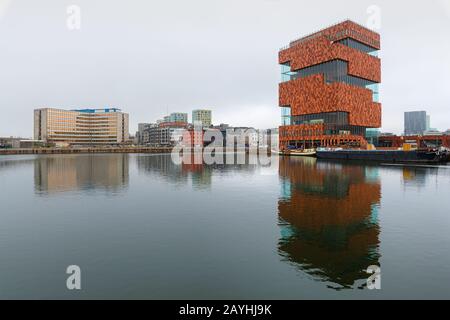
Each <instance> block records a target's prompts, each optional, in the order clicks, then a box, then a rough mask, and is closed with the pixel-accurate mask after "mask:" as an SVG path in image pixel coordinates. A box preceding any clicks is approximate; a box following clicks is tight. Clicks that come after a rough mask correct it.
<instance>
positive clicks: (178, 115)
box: [169, 112, 188, 123]
mask: <svg viewBox="0 0 450 320" xmlns="http://www.w3.org/2000/svg"><path fill="white" fill-rule="evenodd" d="M169 122H183V123H187V122H188V114H187V113H183V112H173V113H171V114H170V115H169Z"/></svg>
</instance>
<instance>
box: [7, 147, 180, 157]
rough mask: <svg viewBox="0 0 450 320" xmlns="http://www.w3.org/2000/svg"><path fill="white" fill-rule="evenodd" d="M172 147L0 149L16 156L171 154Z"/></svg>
mask: <svg viewBox="0 0 450 320" xmlns="http://www.w3.org/2000/svg"><path fill="white" fill-rule="evenodd" d="M171 151H172V148H170V147H122V148H118V147H90V148H28V149H0V155H15V154H77V153H79V154H82V153H170V152H171Z"/></svg>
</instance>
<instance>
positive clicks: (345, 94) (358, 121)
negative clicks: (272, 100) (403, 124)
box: [279, 21, 381, 149]
mask: <svg viewBox="0 0 450 320" xmlns="http://www.w3.org/2000/svg"><path fill="white" fill-rule="evenodd" d="M379 49H380V36H379V34H378V33H375V32H373V31H371V30H369V29H367V28H365V27H363V26H360V25H358V24H356V23H354V22H352V21H345V22H343V23H340V24H337V25H334V26H332V27H329V28H327V29H323V30H321V31H319V32H316V33H314V34H311V35H309V36H306V37H304V38H301V39H298V40H295V41H293V42H291V43H290V44H289V46H288V47H286V48H283V49H281V51H280V52H279V63H280V65H281V67H282V82H281V83H280V85H279V105H280V107H281V108H282V126H281V127H280V132H279V133H280V134H279V136H280V148H282V149H285V148H287V147H288V146H291V147H298V148H303V147H304V148H310V147H318V146H342V145H351V146H355V147H358V146H362V147H364V146H365V145H366V139H365V136H366V129H367V128H379V127H381V104H380V103H379V102H378V84H379V83H380V82H381V61H380V59H379V58H378V57H377V52H378V50H379Z"/></svg>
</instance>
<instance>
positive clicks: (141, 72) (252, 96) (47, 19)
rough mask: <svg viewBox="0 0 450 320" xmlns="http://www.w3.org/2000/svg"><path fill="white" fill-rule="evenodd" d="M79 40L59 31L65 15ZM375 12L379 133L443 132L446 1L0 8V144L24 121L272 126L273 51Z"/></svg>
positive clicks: (188, 0)
mask: <svg viewBox="0 0 450 320" xmlns="http://www.w3.org/2000/svg"><path fill="white" fill-rule="evenodd" d="M70 5H77V6H79V8H80V9H81V29H80V30H69V28H68V27H67V19H68V16H69V15H68V14H67V7H68V6H70ZM371 5H377V6H378V7H379V8H380V9H381V16H380V17H381V28H380V29H379V30H377V31H378V32H380V34H381V41H382V42H381V44H382V51H381V58H382V81H383V83H382V86H381V92H382V95H381V102H382V103H383V131H394V132H397V133H400V132H401V130H402V128H403V112H404V111H406V110H419V109H424V110H427V111H428V112H429V113H430V114H431V125H432V127H437V128H438V129H441V130H444V129H447V128H450V0H430V1H392V0H390V1H376V0H371V1H364V0H363V1H361V0H352V1H331V0H329V1H322V0H314V1H311V0H307V1H303V0H164V1H152V0H129V1H123V0H122V1H118V0H70V1H67V0H39V1H36V0H0V88H1V89H0V108H1V111H2V112H1V115H0V136H10V135H14V136H24V137H31V135H32V130H33V128H32V123H33V112H32V111H33V109H35V108H38V107H56V108H67V109H72V108H87V107H92V108H102V107H105V106H110V107H119V108H122V109H123V110H124V111H125V112H128V113H129V114H130V131H131V133H134V131H135V130H136V129H137V123H138V122H154V121H156V120H157V119H158V118H160V117H162V116H163V115H164V114H165V113H166V112H167V110H168V111H169V112H175V111H181V112H188V113H189V114H190V111H191V110H192V109H195V108H210V109H212V110H213V122H214V123H217V124H218V123H221V122H222V123H229V124H231V125H249V126H254V127H257V128H268V127H275V126H278V125H279V123H280V119H279V118H280V117H279V108H278V82H279V80H280V76H279V71H280V68H279V66H278V64H277V58H278V50H279V48H280V47H282V46H284V45H286V44H288V42H289V41H290V40H293V39H295V38H298V37H300V36H303V35H306V34H308V33H311V32H313V31H315V30H317V29H320V28H322V27H326V26H328V25H331V24H334V23H336V22H340V21H342V20H345V19H347V18H349V19H351V20H354V21H355V22H358V23H361V24H364V25H365V24H366V23H367V21H368V18H369V14H368V13H367V8H368V7H369V6H371Z"/></svg>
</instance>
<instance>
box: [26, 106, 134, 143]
mask: <svg viewBox="0 0 450 320" xmlns="http://www.w3.org/2000/svg"><path fill="white" fill-rule="evenodd" d="M128 121H129V119H128V114H127V113H123V112H121V110H120V109H116V108H110V109H82V110H62V109H53V108H43V109H36V110H34V139H35V140H40V141H43V142H45V143H54V144H56V145H61V146H65V145H118V144H122V143H125V142H128V139H129V132H128Z"/></svg>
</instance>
